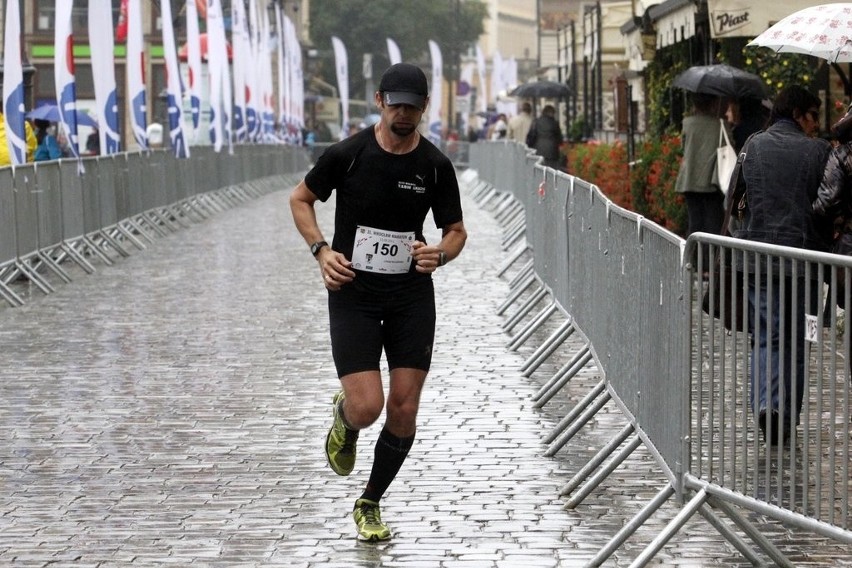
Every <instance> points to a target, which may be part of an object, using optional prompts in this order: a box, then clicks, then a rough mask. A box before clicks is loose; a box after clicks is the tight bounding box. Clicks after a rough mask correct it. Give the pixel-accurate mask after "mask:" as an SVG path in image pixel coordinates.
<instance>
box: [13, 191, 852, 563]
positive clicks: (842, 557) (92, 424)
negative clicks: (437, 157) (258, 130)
mask: <svg viewBox="0 0 852 568" xmlns="http://www.w3.org/2000/svg"><path fill="white" fill-rule="evenodd" d="M294 181H295V180H294V179H291V178H281V179H278V180H275V184H277V185H280V186H281V187H282V191H277V192H274V193H270V194H268V195H265V196H263V197H261V198H259V199H257V200H255V201H252V202H250V203H247V204H245V205H242V206H239V207H237V208H234V209H230V210H228V211H225V212H223V213H221V214H219V215H217V216H215V217H213V218H211V219H209V220H207V221H205V222H203V223H199V224H195V225H192V226H191V227H189V228H187V229H184V230H182V231H179V232H177V233H174V234H171V235H169V236H167V237H164V238H158V239H156V240H155V242H154V243H153V244H151V245H149V246H148V248H147V250H144V251H133V253H132V254H131V256H130V257H128V258H122V259H118V260H117V261H116V263H115V264H114V265H113V266H106V265H103V264H97V265H96V267H97V272H96V273H95V274H93V275H85V274H82V273H79V274H76V273H75V274H74V281H73V282H72V283H70V284H62V285H59V286H58V290H57V292H56V293H54V294H51V295H49V296H42V295H41V293H40V292H37V291H33V292H32V293H31V294H30V297H29V298H28V303H27V304H26V305H25V306H24V307H21V308H14V309H13V308H2V309H0V345H2V348H3V349H2V352H3V364H2V365H0V436H2V439H3V440H4V444H3V447H2V449H0V565H9V566H75V567H76V566H104V567H105V566H122V565H133V566H156V565H163V564H167V565H171V566H189V565H192V566H273V565H274V566H297V567H299V566H301V567H326V566H331V567H361V566H363V567H368V566H395V567H424V568H425V567H441V568H443V567H447V568H449V567H456V566H463V567H466V568H468V567H469V568H479V567H483V568H484V567H495V568H503V567H516V566H520V567H538V566H541V567H549V566H566V567H567V566H582V565H583V564H584V563H585V562H587V561H588V559H589V558H591V557H592V556H593V555H594V554H595V553H596V552H597V551H598V550H599V549H600V548H601V547H602V546H603V545H604V544H606V542H607V541H608V539H609V538H610V537H611V536H612V535H613V534H614V533H615V532H616V531H617V530H618V529H619V528H620V527H621V526H622V525H623V523H625V522H626V521H628V520H629V519H630V518H631V517H632V515H634V514H635V513H636V512H637V511H639V510H640V509H641V508H642V506H644V504H645V503H647V502H648V501H649V500H650V499H651V498H652V497H653V496H654V495H655V494H656V493H657V491H659V489H660V488H661V487H663V485H664V482H665V480H664V478H663V476H662V474H661V473H660V472H659V470H658V469H657V467H656V466H655V463H654V460H653V459H652V458H651V456H650V454H649V453H648V452H645V451H641V450H640V451H637V452H635V453H634V454H633V456H632V457H630V458H629V459H628V460H627V462H626V463H625V464H624V465H623V466H622V467H621V468H619V469H618V470H616V471H615V472H614V473H613V474H612V476H611V477H610V478H609V479H608V480H607V481H606V482H605V483H604V484H603V485H602V486H601V487H600V488H598V490H596V491H595V492H594V493H593V494H592V495H590V496H589V497H588V498H587V499H586V501H584V502H583V503H582V504H581V505H580V506H579V507H578V508H576V509H574V510H565V509H564V503H565V500H564V498H561V497H560V496H559V492H560V488H561V487H562V486H563V485H564V484H565V483H566V482H567V481H568V480H569V479H571V477H572V476H573V475H574V473H576V472H577V471H578V470H579V469H580V467H582V465H583V464H584V463H585V461H586V460H587V459H588V458H589V457H591V456H592V455H593V454H594V453H595V452H596V451H597V450H598V449H599V448H600V446H601V445H603V444H604V443H605V442H606V441H608V440H609V439H610V437H612V436H613V435H614V434H615V432H617V431H618V430H620V429H621V428H622V427H623V426H624V424H625V422H624V418H623V417H622V416H621V415H620V414H619V412H618V410H617V409H616V408H614V407H612V405H607V407H605V408H604V410H603V411H602V412H600V413H599V414H598V415H597V416H596V417H595V419H594V420H593V421H592V422H591V423H590V425H589V426H587V427H586V428H584V429H583V430H582V431H581V433H580V434H579V435H577V436H576V437H575V438H574V439H573V440H572V441H571V443H570V444H569V445H568V446H567V447H566V448H564V449H562V450H561V451H560V452H559V453H557V455H556V456H555V457H553V458H548V457H545V456H544V451H545V449H546V446H545V445H544V444H543V443H542V439H543V438H544V436H546V435H547V433H549V432H550V430H551V429H552V428H553V427H554V425H555V424H556V423H557V422H558V421H559V420H560V419H561V418H562V417H563V416H564V415H565V412H566V410H567V409H568V408H570V406H571V405H573V404H575V403H576V402H577V401H578V400H580V399H581V398H582V397H583V396H584V395H585V394H586V393H587V392H588V390H589V389H590V388H591V387H592V386H593V385H594V384H596V383H597V382H598V381H599V380H600V377H599V375H598V373H597V371H596V369H595V368H594V367H593V366H588V367H586V368H585V369H583V370H582V371H581V372H580V373H579V374H578V375H577V376H576V377H575V379H574V380H572V381H571V383H570V385H569V387H567V388H566V389H565V390H564V392H562V393H560V394H559V395H558V396H557V397H556V398H555V399H554V400H553V401H551V402H550V403H549V404H548V405H547V406H545V408H544V409H543V410H537V409H535V408H534V407H533V402H532V397H533V396H534V394H535V393H536V392H537V391H538V389H539V388H540V387H541V385H542V384H544V383H545V382H546V381H547V380H548V379H549V378H550V376H552V374H553V373H554V372H555V371H556V370H557V369H558V368H559V367H561V366H562V364H563V363H564V361H565V360H567V358H569V357H570V356H571V354H572V351H576V350H578V349H579V348H580V347H581V344H580V343H579V339H577V340H575V339H573V337H574V336H572V339H569V341H568V342H566V344H564V345H563V346H562V347H560V349H559V350H558V352H557V353H556V354H555V356H554V357H553V358H552V360H551V361H548V362H547V363H546V364H545V365H543V366H542V367H541V368H540V369H539V370H537V371H536V373H534V374H533V376H532V377H530V378H525V377H523V376H522V375H521V373H520V372H519V370H518V369H519V367H520V366H521V365H522V364H523V362H524V361H525V359H526V357H527V356H528V355H529V354H530V353H531V352H532V350H533V349H534V348H535V347H536V346H537V344H538V343H540V342H541V340H543V339H544V338H545V337H546V336H547V334H548V327H549V326H550V325H556V324H557V323H558V322H554V323H552V324H549V326H545V328H544V329H542V330H541V331H540V332H539V333H537V334H536V335H535V336H534V337H533V338H531V340H530V341H529V342H527V343H528V344H525V345H524V346H522V347H521V349H519V350H518V351H517V352H512V351H510V350H508V349H507V347H506V344H507V341H508V336H507V335H506V333H505V332H504V331H503V329H502V323H503V321H504V320H505V319H506V318H505V316H499V315H497V309H498V307H499V306H500V304H502V303H503V302H504V300H505V298H506V296H507V293H508V291H509V286H508V282H507V278H498V277H497V276H496V271H497V268H498V267H499V266H500V265H501V264H502V262H503V260H504V258H505V257H506V253H505V252H504V251H503V250H502V249H501V247H500V243H501V238H502V233H501V231H500V228H499V227H498V226H497V224H496V223H495V222H494V221H493V219H492V218H491V216H490V214H488V213H487V212H486V211H483V210H482V209H480V208H478V207H477V206H476V205H475V204H474V203H473V202H472V201H471V200H470V199H468V198H467V197H466V198H465V202H464V205H465V214H466V225H467V228H468V231H469V233H470V238H469V241H468V246H467V248H466V249H465V251H464V253H463V254H462V256H461V257H460V258H459V259H457V260H456V261H454V262H452V263H451V264H449V265H448V266H447V267H445V268H442V269H441V270H439V271H438V273H437V274H436V277H435V282H436V294H437V297H438V302H437V304H438V320H439V327H438V334H437V338H436V345H435V353H434V359H433V369H432V372H431V373H430V377H429V379H428V381H427V386H426V390H425V392H424V395H423V399H422V406H421V413H420V420H419V430H418V434H417V440H416V442H415V445H414V448H413V450H412V452H411V455H410V458H409V460H408V462H407V463H406V464H405V466H404V468H403V471H402V472H401V474H400V476H399V477H398V478H397V479H396V481H395V482H394V484H393V485H392V486H391V488H390V490H389V491H388V493H387V494H386V496H385V498H384V500H383V502H382V504H383V508H382V513H383V517H384V519H385V520H386V521H387V522H388V523H389V524H390V525H391V528H392V530H393V531H394V533H395V534H394V538H393V540H392V541H390V542H388V543H382V544H378V545H376V544H363V543H359V542H357V541H356V539H355V531H354V524H353V522H352V519H351V509H352V505H353V503H354V500H355V499H356V498H357V497H358V496H359V495H360V491H361V489H362V487H363V485H364V483H365V482H366V477H367V475H368V473H369V466H370V462H371V459H370V458H371V455H372V445H373V442H374V441H375V438H376V436H377V434H378V430H379V428H380V423H379V424H377V425H375V426H374V427H373V428H371V429H369V430H366V431H364V432H363V433H362V436H361V439H360V442H359V451H360V454H359V457H358V461H357V464H356V467H355V471H354V472H353V474H352V475H351V476H350V477H348V478H341V477H338V476H336V475H334V474H333V473H332V472H331V470H330V469H329V468H328V466H327V465H326V463H325V457H324V455H323V451H322V446H323V441H324V438H325V434H326V430H327V428H328V426H329V419H330V416H331V405H330V402H331V397H332V395H333V394H334V393H335V392H336V390H337V388H338V383H337V380H336V378H335V375H334V372H333V366H332V364H331V355H330V349H329V345H328V336H327V314H326V309H325V296H326V292H325V290H324V288H323V286H322V283H321V280H320V276H319V271H318V270H317V267H316V264H315V261H314V260H313V259H312V257H311V255H310V253H309V252H308V250H307V247H306V245H305V243H304V242H303V241H302V239H301V237H300V236H299V235H298V233H297V232H296V230H295V228H294V227H293V224H292V221H291V218H290V212H289V207H288V205H287V197H288V195H289V188H290V187H291V186H292V185H293V183H294ZM318 211H319V219H320V222H321V224H322V225H323V227H324V228H325V231H326V235H327V236H330V235H331V234H332V231H331V225H332V222H333V210H332V207H331V206H330V205H326V206H320V207H319V209H318ZM427 227H429V229H430V230H431V232H430V233H429V234H431V235H432V238H434V237H435V236H436V235H437V231H435V230H434V227H433V226H432V225H431V218H429V219H427ZM508 276H511V271H510V274H509V275H508ZM537 342H538V343H537ZM380 422H381V421H380ZM676 512H677V508H676V507H675V506H674V504H667V505H666V506H664V507H663V508H662V509H661V510H660V511H659V512H658V513H657V515H655V518H654V519H652V520H651V521H649V522H648V524H647V526H645V527H643V528H641V529H640V530H639V531H638V533H637V534H636V535H635V536H634V537H633V538H631V539H630V540H629V541H628V542H627V543H626V544H625V545H624V546H623V547H622V548H621V549H620V550H619V551H617V552H616V553H615V555H614V556H613V557H612V558H611V559H610V561H609V562H608V564H607V565H611V566H628V565H629V564H630V563H631V561H632V559H634V558H635V557H636V556H637V555H638V554H639V553H640V552H641V550H642V549H643V548H644V546H645V545H646V544H647V543H648V542H650V540H652V539H653V538H654V536H656V534H657V533H658V532H659V530H660V529H661V528H662V527H663V526H664V525H665V523H666V522H668V520H670V519H671V518H672V517H673V516H674V515H675V514H676ZM657 517H659V518H657ZM751 518H752V519H753V520H756V519H755V518H754V517H753V516H752V517H751ZM760 526H761V528H764V529H765V530H766V531H767V533H768V534H770V536H771V538H772V540H773V542H775V544H776V545H778V546H779V548H781V550H782V551H784V552H785V553H786V554H788V555H790V558H791V560H792V561H793V562H794V564H796V565H797V566H829V565H834V566H852V552H850V551H849V550H848V547H843V546H841V545H837V544H834V543H831V542H826V541H825V539H822V538H820V537H817V536H814V535H807V534H806V535H802V534H801V533H796V534H793V533H788V532H787V531H786V530H784V529H783V528H782V527H779V526H777V525H775V524H773V523H766V524H762V525H760ZM653 564H654V565H665V566H747V565H750V564H749V563H747V562H746V561H745V560H744V559H743V558H742V557H741V556H740V555H739V553H738V552H736V551H735V550H734V549H733V547H731V546H730V545H728V544H727V543H725V542H724V540H723V539H722V538H721V537H719V536H718V534H717V533H716V532H715V531H714V530H713V529H712V528H710V526H709V525H707V524H706V523H705V522H704V521H703V520H702V519H701V518H699V517H696V518H694V519H693V520H691V521H690V522H689V523H688V524H687V526H686V528H685V529H684V530H683V531H681V532H680V533H678V535H676V536H675V538H674V539H673V540H672V541H671V543H670V544H669V545H668V546H667V547H666V548H665V549H664V550H663V551H662V552H661V553H660V554H659V555H657V557H656V558H655V559H654V561H653Z"/></svg>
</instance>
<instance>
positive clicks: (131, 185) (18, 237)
mask: <svg viewBox="0 0 852 568" xmlns="http://www.w3.org/2000/svg"><path fill="white" fill-rule="evenodd" d="M308 164H309V156H308V155H307V153H306V152H305V151H304V150H303V149H301V148H297V147H292V146H282V145H245V146H235V147H234V153H233V154H228V153H225V152H222V153H216V152H214V151H213V149H212V148H207V147H196V148H193V151H192V157H191V158H189V159H184V160H179V159H176V158H174V157H173V156H172V155H171V154H170V153H169V152H168V151H166V150H154V151H151V152H139V153H121V154H114V155H111V156H104V157H92V158H84V159H82V160H81V161H80V162H79V163H78V161H77V160H55V161H49V162H36V163H31V164H27V165H24V166H18V167H15V168H11V167H6V168H1V169H0V297H2V298H3V299H4V300H5V301H6V302H7V303H8V304H9V305H11V306H20V305H23V304H24V299H23V297H22V295H21V294H19V293H18V292H17V291H16V290H15V287H14V286H13V285H12V283H13V282H17V281H21V280H23V281H28V282H31V283H32V284H33V285H34V286H35V287H36V288H38V289H39V290H41V292H43V293H45V294H49V293H51V292H53V291H54V290H55V286H54V285H55V283H56V281H57V280H59V281H63V282H70V281H71V278H72V276H71V274H70V266H72V265H73V266H77V267H79V268H80V269H82V270H83V271H85V272H87V273H92V272H94V271H95V267H94V265H93V262H97V261H100V262H103V263H104V264H113V263H114V261H115V258H116V257H120V256H127V255H129V254H130V250H132V249H133V248H136V249H144V248H145V246H146V243H150V242H153V238H154V237H157V236H165V235H167V234H169V233H170V232H173V231H176V230H179V229H180V228H182V227H186V226H189V224H191V223H193V222H197V221H200V220H203V219H206V218H207V217H209V216H210V215H211V214H214V213H216V212H221V211H224V210H225V209H227V208H229V207H233V206H235V205H237V204H239V203H242V202H244V201H246V200H247V199H251V198H255V197H258V196H260V195H262V194H263V193H267V192H269V191H273V190H275V189H279V187H278V185H276V184H275V183H272V182H270V183H263V181H262V180H264V178H271V177H272V176H281V175H283V174H295V173H298V172H303V171H305V170H306V169H307V167H308ZM81 165H82V168H81V167H80V166H81ZM279 181H280V180H279Z"/></svg>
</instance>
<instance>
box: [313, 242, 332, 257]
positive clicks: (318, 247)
mask: <svg viewBox="0 0 852 568" xmlns="http://www.w3.org/2000/svg"><path fill="white" fill-rule="evenodd" d="M327 246H328V243H327V242H325V241H318V242H315V243H314V244H312V245H311V254H312V255H314V258H316V256H317V255H318V254H319V251H320V250H322V247H327Z"/></svg>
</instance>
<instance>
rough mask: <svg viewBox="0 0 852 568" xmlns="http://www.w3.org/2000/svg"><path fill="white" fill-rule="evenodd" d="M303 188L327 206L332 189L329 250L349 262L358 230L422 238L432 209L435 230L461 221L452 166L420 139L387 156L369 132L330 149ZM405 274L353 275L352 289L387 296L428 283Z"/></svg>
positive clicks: (412, 270)
mask: <svg viewBox="0 0 852 568" xmlns="http://www.w3.org/2000/svg"><path fill="white" fill-rule="evenodd" d="M305 185H307V186H308V188H309V189H310V190H311V191H312V192H313V193H314V194H315V195H316V196H317V198H319V199H320V200H321V201H326V200H328V198H329V197H330V196H331V193H332V192H333V191H334V190H337V203H336V210H335V218H334V240H333V242H332V245H331V246H332V248H333V249H334V250H336V251H339V252H342V253H343V254H344V255H345V256H346V258H348V259H350V260H351V259H352V249H353V247H354V244H355V233H356V230H357V227H358V226H359V225H360V226H364V227H372V228H374V229H382V230H385V231H393V232H414V234H415V237H416V239H417V240H419V241H423V242H425V239H424V237H423V222H424V220H425V219H426V214H427V213H428V212H429V210H430V209H431V210H432V217H433V218H434V220H435V226H436V227H438V228H439V229H440V228H443V227H445V226H447V225H450V224H452V223H458V222H459V221H461V220H462V209H461V199H460V196H459V185H458V180H457V179H456V172H455V169H454V167H453V164H452V162H450V160H449V158H447V157H446V156H445V155H444V154H442V153H441V152H440V151H439V150H438V149H437V148H436V147H435V146H434V145H433V144H432V143H431V142H429V141H428V140H426V139H425V138H423V137H421V138H420V143H419V144H418V145H417V147H416V148H415V149H414V150H412V151H411V152H409V153H407V154H401V155H400V154H391V153H389V152H386V151H385V150H383V149H382V148H381V147H380V146H379V144H378V142H376V136H375V131H374V129H373V128H365V129H364V130H362V131H360V132H358V133H357V134H354V135H353V136H350V137H349V138H347V139H346V140H343V141H342V142H338V143H337V144H334V145H332V146H330V147H329V148H328V149H327V150H326V151H325V153H324V154H323V155H322V156H320V158H319V159H318V160H317V163H316V165H315V166H314V167H313V169H312V170H311V171H310V172H308V174H307V175H306V176H305ZM414 267H415V264H414V262H412V263H411V267H410V269H409V271H408V273H406V274H379V273H374V272H366V271H361V270H356V274H357V276H356V277H355V281H354V282H353V284H355V287H356V289H360V290H364V291H372V292H378V293H384V292H389V291H393V290H396V289H398V288H399V287H400V286H403V285H405V284H406V283H408V282H411V280H412V279H416V278H423V277H425V278H429V277H430V275H429V274H421V273H419V272H417V271H416V270H415V268H414Z"/></svg>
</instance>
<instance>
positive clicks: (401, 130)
mask: <svg viewBox="0 0 852 568" xmlns="http://www.w3.org/2000/svg"><path fill="white" fill-rule="evenodd" d="M416 129H417V127H416V126H399V125H397V124H391V125H390V131H391V132H393V133H394V134H396V135H397V136H399V137H400V138H405V137H406V136H411V135H412V134H413V133H414V131H415V130H416Z"/></svg>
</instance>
